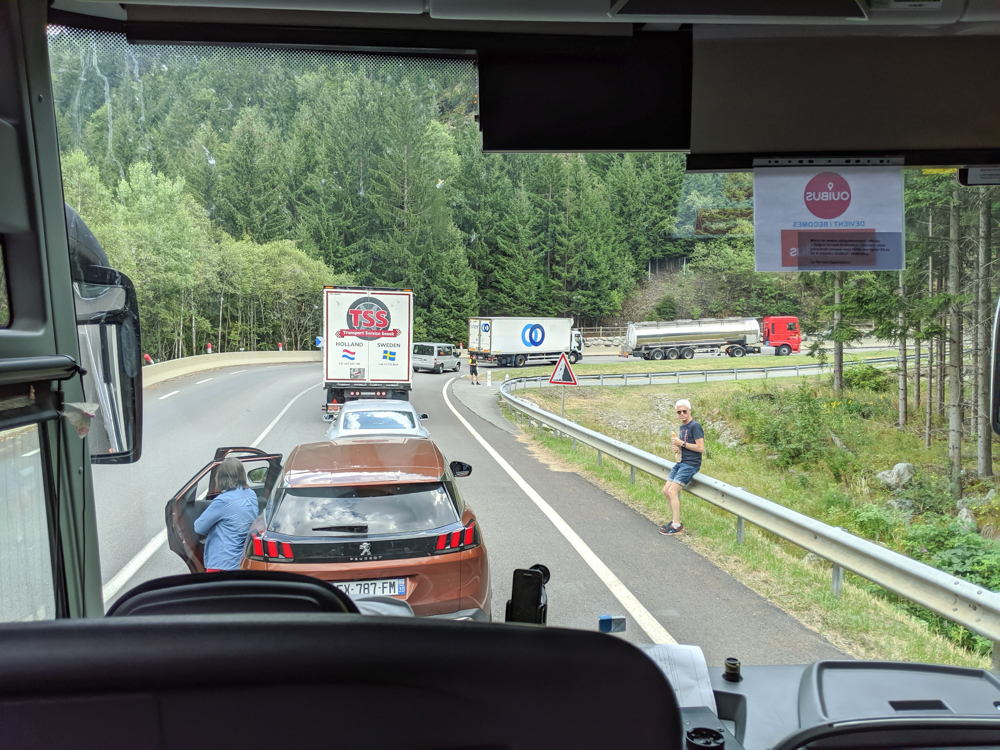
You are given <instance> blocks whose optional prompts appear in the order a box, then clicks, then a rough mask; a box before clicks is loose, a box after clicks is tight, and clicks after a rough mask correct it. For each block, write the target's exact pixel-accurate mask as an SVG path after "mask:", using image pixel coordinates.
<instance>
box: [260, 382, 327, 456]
mask: <svg viewBox="0 0 1000 750" xmlns="http://www.w3.org/2000/svg"><path fill="white" fill-rule="evenodd" d="M322 385H323V384H322V383H317V384H316V385H311V386H309V387H308V388H306V389H305V390H304V391H302V393H300V394H299V395H298V396H296V397H295V398H293V399H292V400H291V401H289V402H288V404H287V405H286V406H285V408H284V409H282V410H281V411H280V412H279V413H278V416H276V417H275V418H274V421H272V422H271V424H269V425H268V426H267V428H266V429H265V430H264V431H263V432H262V433H260V435H258V436H257V439H256V440H254V441H253V442H252V443H250V447H251V448H256V447H257V446H258V445H260V443H261V441H262V440H263V439H264V438H266V437H267V433H269V432H270V431H271V429H272V428H273V427H274V426H275V425H276V424H278V420H279V419H281V418H282V417H283V416H285V412H286V411H288V410H289V409H291V408H292V404H294V403H295V402H296V401H298V400H299V399H300V398H302V397H303V396H305V395H306V394H307V393H309V391H311V390H312V389H313V388H319V387H321V386H322Z"/></svg>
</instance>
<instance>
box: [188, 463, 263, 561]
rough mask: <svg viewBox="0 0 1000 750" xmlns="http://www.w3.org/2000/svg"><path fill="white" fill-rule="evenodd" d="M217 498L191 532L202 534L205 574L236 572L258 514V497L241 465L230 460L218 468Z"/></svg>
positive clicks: (199, 517)
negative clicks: (204, 536)
mask: <svg viewBox="0 0 1000 750" xmlns="http://www.w3.org/2000/svg"><path fill="white" fill-rule="evenodd" d="M217 476H218V479H217V481H218V485H219V490H220V494H218V495H216V497H215V499H214V500H213V501H212V503H211V505H209V506H208V507H207V508H206V509H205V512H204V513H202V514H201V515H200V516H198V519H197V520H196V521H195V522H194V530H195V531H196V532H197V533H199V534H205V535H206V536H207V537H208V538H207V539H205V571H206V572H208V573H217V572H219V571H220V570H239V568H240V563H241V562H243V545H244V544H246V540H247V534H249V533H250V526H251V525H252V524H253V522H254V519H255V518H256V517H257V514H258V513H259V512H260V511H259V510H258V505H257V493H255V492H254V491H253V490H251V489H250V485H249V483H248V482H247V473H246V470H245V469H244V468H243V462H242V461H240V460H239V459H238V458H234V457H233V456H230V457H229V458H227V459H225V460H224V461H223V462H222V463H221V464H220V465H219V472H218V475H217Z"/></svg>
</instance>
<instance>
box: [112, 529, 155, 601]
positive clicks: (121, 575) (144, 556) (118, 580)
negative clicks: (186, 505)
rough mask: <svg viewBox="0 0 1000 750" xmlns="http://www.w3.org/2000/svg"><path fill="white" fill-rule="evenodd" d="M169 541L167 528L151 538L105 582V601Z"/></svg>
mask: <svg viewBox="0 0 1000 750" xmlns="http://www.w3.org/2000/svg"><path fill="white" fill-rule="evenodd" d="M166 541H167V530H166V529H164V530H163V531H161V532H160V533H159V534H157V535H156V536H154V537H153V538H152V539H150V540H149V541H148V542H147V543H146V546H145V547H143V548H142V549H141V550H139V554H138V555H136V556H135V557H133V558H132V559H131V560H129V561H128V563H127V564H126V565H125V567H124V568H122V569H121V570H119V571H118V572H117V573H115V576H114V578H112V579H111V580H110V581H108V582H107V583H106V584H104V603H105V604H107V603H108V602H109V601H111V599H113V598H114V596H115V595H116V594H117V593H118V592H119V591H121V590H122V589H123V588H124V587H125V584H126V583H128V582H129V581H130V580H132V576H134V575H135V574H136V573H138V572H139V568H141V567H142V566H143V565H145V564H146V563H147V562H149V558H151V557H152V556H153V555H155V554H156V551H157V550H158V549H159V548H160V547H162V546H163V544H164V542H166Z"/></svg>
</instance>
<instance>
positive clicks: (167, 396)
mask: <svg viewBox="0 0 1000 750" xmlns="http://www.w3.org/2000/svg"><path fill="white" fill-rule="evenodd" d="M176 393H180V391H172V392H170V393H168V394H167V395H166V396H160V398H159V399H158V400H159V401H162V400H163V399H165V398H170V397H171V396H173V395H174V394H176Z"/></svg>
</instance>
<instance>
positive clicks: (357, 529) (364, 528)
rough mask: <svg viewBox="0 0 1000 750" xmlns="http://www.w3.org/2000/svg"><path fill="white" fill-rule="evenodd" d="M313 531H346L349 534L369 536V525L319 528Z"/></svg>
mask: <svg viewBox="0 0 1000 750" xmlns="http://www.w3.org/2000/svg"><path fill="white" fill-rule="evenodd" d="M313 531H346V532H348V533H349V534H367V533H368V524H362V525H360V526H319V527H317V528H314V529H313Z"/></svg>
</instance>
